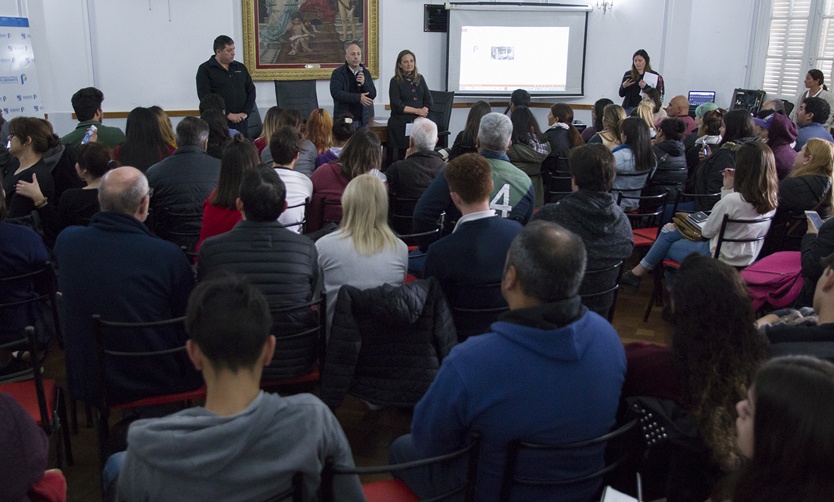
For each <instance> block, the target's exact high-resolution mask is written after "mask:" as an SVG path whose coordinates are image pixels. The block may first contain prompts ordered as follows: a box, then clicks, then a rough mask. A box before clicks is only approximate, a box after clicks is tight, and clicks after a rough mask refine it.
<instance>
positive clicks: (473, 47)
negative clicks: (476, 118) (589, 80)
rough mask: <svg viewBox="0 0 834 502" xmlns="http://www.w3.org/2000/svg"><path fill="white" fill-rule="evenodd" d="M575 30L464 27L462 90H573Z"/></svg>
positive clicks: (461, 56) (461, 40)
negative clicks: (570, 70)
mask: <svg viewBox="0 0 834 502" xmlns="http://www.w3.org/2000/svg"><path fill="white" fill-rule="evenodd" d="M569 40H570V28H568V27H566V26H559V27H552V26H528V27H507V26H462V27H461V30H460V82H459V87H458V88H459V89H460V90H461V91H486V92H490V91H492V92H499V91H512V90H514V89H518V88H519V87H523V88H525V89H527V90H528V91H530V92H562V91H564V90H565V89H566V88H567V73H568V49H569Z"/></svg>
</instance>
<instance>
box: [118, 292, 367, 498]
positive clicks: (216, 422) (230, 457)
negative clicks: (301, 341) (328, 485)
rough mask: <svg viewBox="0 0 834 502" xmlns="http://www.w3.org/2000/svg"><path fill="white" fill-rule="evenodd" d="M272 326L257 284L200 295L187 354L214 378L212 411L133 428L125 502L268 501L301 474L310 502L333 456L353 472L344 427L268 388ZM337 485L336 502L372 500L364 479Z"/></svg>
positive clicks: (307, 402)
mask: <svg viewBox="0 0 834 502" xmlns="http://www.w3.org/2000/svg"><path fill="white" fill-rule="evenodd" d="M271 327H272V318H271V316H270V313H269V306H268V305H267V302H266V299H265V298H264V296H263V295H262V294H261V293H260V291H259V290H257V289H256V288H255V287H254V286H251V285H249V284H247V283H245V282H243V281H241V280H239V279H234V278H226V279H221V280H217V281H208V282H204V283H202V284H200V285H199V286H198V287H197V288H196V289H195V290H194V292H193V294H192V295H191V298H190V300H189V303H188V313H187V317H186V330H187V331H188V334H189V335H190V337H191V338H190V340H188V342H187V344H186V348H187V351H188V355H189V357H190V359H191V361H192V362H193V363H194V366H195V367H196V368H197V370H199V371H202V373H203V377H204V379H205V381H206V388H207V396H206V402H205V405H204V406H203V407H195V408H191V409H188V410H184V411H181V412H179V413H176V414H173V415H170V416H167V417H163V418H156V419H148V420H137V421H136V422H134V423H133V424H131V426H130V430H129V432H128V449H127V452H126V455H124V463H123V465H122V466H121V470H120V474H119V479H118V500H120V501H121V500H125V501H131V500H267V499H270V498H272V497H274V496H276V495H277V494H279V493H281V492H284V491H286V490H287V489H288V488H289V487H290V484H291V480H292V477H293V475H294V474H295V473H299V472H300V473H302V475H303V485H304V497H305V500H306V499H308V498H311V497H314V494H315V493H316V491H317V490H318V486H319V483H320V473H321V471H322V468H323V467H324V462H325V459H326V458H328V457H332V458H333V459H334V461H335V464H336V465H337V466H343V467H353V457H352V456H351V451H350V445H348V442H347V439H346V438H345V435H344V432H343V431H342V428H341V427H340V426H339V423H338V422H337V421H336V417H335V416H334V415H333V413H331V411H330V410H329V409H328V408H327V406H325V405H324V404H323V403H322V402H321V401H320V400H319V399H318V398H317V397H315V396H313V395H310V394H299V395H295V396H289V397H281V396H279V395H278V394H269V393H264V392H263V391H261V390H260V381H261V372H262V370H263V367H264V366H267V365H269V363H270V361H271V360H272V355H273V353H274V351H275V337H274V336H273V335H270V334H269V332H270V329H271ZM113 460H114V459H113V458H111V462H108V463H109V464H110V463H112V462H113ZM116 462H118V461H116ZM108 467H110V468H112V466H108ZM334 485H335V486H334V492H335V494H336V497H337V500H345V501H353V500H365V497H364V495H363V493H362V487H361V485H360V483H359V479H358V478H357V477H356V476H336V477H335V479H334Z"/></svg>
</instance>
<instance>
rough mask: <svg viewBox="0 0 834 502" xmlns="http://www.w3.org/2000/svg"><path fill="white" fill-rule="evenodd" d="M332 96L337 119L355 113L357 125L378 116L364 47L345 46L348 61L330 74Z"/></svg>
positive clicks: (334, 114) (366, 122) (358, 126)
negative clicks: (363, 52)
mask: <svg viewBox="0 0 834 502" xmlns="http://www.w3.org/2000/svg"><path fill="white" fill-rule="evenodd" d="M330 95H331V96H333V118H334V119H335V118H337V117H338V116H339V115H341V114H343V113H350V114H351V115H353V119H354V120H353V123H354V124H355V126H356V128H357V129H358V128H360V127H362V126H365V125H368V124H370V122H371V119H373V116H374V108H373V105H374V98H376V87H374V81H373V78H371V72H369V71H368V69H367V68H365V67H364V66H362V49H360V48H359V46H358V45H356V44H350V45H348V46H347V48H346V49H345V64H344V66H340V67H339V68H336V69H335V70H333V73H332V74H331V75H330Z"/></svg>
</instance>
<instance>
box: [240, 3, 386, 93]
mask: <svg viewBox="0 0 834 502" xmlns="http://www.w3.org/2000/svg"><path fill="white" fill-rule="evenodd" d="M243 39H244V40H243V61H244V64H246V67H247V68H248V69H249V73H250V74H251V75H252V79H254V80H326V79H329V78H330V74H331V73H332V72H333V69H334V68H337V67H339V66H341V65H342V64H344V62H345V47H347V46H348V45H349V44H351V43H354V44H357V45H359V47H360V48H361V49H362V59H363V61H362V65H363V66H365V67H366V68H367V69H368V70H369V71H370V72H371V75H372V76H373V77H374V78H378V77H379V0H243Z"/></svg>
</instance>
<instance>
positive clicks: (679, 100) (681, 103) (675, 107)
mask: <svg viewBox="0 0 834 502" xmlns="http://www.w3.org/2000/svg"><path fill="white" fill-rule="evenodd" d="M666 115H667V117H668V118H670V119H678V120H680V121H681V122H683V124H684V127H685V129H684V131H683V134H681V136H686V135H688V134H689V133H691V132H692V131H694V130H695V129H696V128H697V127H698V126H697V125H695V119H693V118H692V117H690V116H689V100H688V99H687V98H686V96H683V95H678V96H675V97H674V98H672V99H670V100H669V106H667V107H666ZM662 122H663V121H662V120H661V121H660V122H657V123H656V124H657V125H658V126H660V124H661V123H662Z"/></svg>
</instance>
